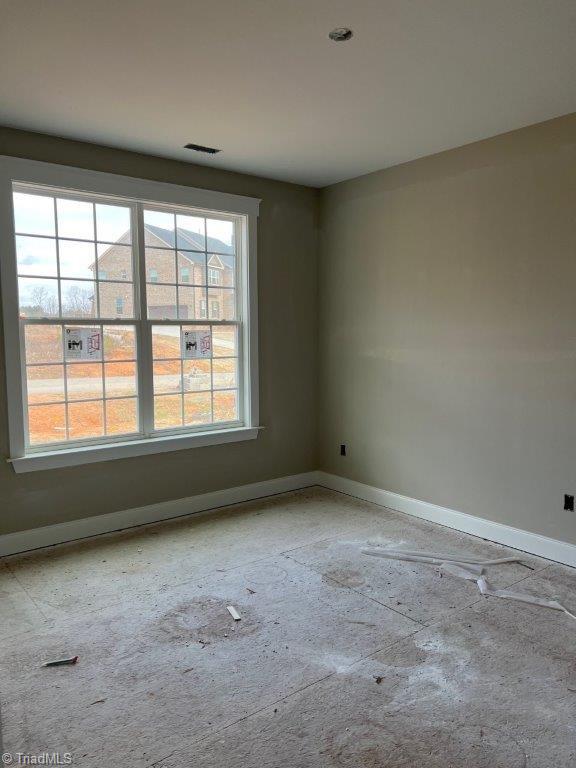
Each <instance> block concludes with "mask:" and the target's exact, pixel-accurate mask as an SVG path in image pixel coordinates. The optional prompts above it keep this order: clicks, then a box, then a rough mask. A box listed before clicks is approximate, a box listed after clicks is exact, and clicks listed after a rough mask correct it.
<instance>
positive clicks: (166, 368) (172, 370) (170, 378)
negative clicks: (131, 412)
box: [154, 360, 182, 394]
mask: <svg viewBox="0 0 576 768" xmlns="http://www.w3.org/2000/svg"><path fill="white" fill-rule="evenodd" d="M180 374H181V365H180V360H165V361H162V362H156V363H154V394H161V393H167V394H170V393H174V392H181V391H182V377H181V375H180Z"/></svg>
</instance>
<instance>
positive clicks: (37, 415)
mask: <svg viewBox="0 0 576 768" xmlns="http://www.w3.org/2000/svg"><path fill="white" fill-rule="evenodd" d="M28 435H29V439H30V444H31V445H42V443H53V442H57V441H62V440H66V406H65V405H31V406H30V407H29V408H28Z"/></svg>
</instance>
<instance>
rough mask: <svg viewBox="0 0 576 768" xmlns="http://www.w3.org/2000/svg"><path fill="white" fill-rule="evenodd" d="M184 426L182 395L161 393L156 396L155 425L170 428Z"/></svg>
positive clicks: (159, 427) (158, 427)
mask: <svg viewBox="0 0 576 768" xmlns="http://www.w3.org/2000/svg"><path fill="white" fill-rule="evenodd" d="M181 426H182V395H159V396H157V397H155V398H154V427H155V429H169V428H170V427H172V428H174V427H181Z"/></svg>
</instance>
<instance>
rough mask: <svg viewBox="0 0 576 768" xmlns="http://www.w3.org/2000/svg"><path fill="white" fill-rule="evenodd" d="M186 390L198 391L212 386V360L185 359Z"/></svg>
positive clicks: (184, 382) (183, 364)
mask: <svg viewBox="0 0 576 768" xmlns="http://www.w3.org/2000/svg"><path fill="white" fill-rule="evenodd" d="M182 366H183V374H184V376H183V378H184V381H183V384H184V392H196V391H198V390H202V389H210V387H211V381H212V377H211V362H210V360H183V361H182Z"/></svg>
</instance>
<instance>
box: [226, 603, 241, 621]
mask: <svg viewBox="0 0 576 768" xmlns="http://www.w3.org/2000/svg"><path fill="white" fill-rule="evenodd" d="M226 610H227V611H228V613H229V614H230V616H232V618H233V619H234V621H240V620H241V619H242V616H240V614H239V613H238V611H237V610H236V608H234V606H233V605H227V606H226Z"/></svg>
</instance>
